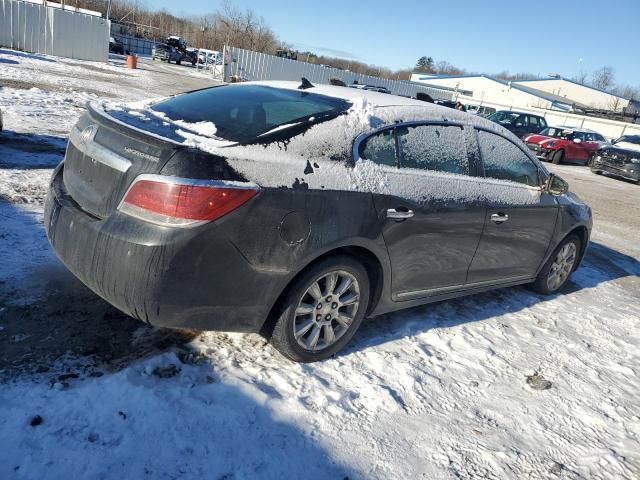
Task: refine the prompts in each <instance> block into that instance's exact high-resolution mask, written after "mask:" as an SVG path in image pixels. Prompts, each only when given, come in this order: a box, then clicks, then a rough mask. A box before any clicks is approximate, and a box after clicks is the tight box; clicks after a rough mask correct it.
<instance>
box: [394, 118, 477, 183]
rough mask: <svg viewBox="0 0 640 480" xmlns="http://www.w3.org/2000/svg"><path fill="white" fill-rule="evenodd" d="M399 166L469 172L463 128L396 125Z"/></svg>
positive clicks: (449, 171)
mask: <svg viewBox="0 0 640 480" xmlns="http://www.w3.org/2000/svg"><path fill="white" fill-rule="evenodd" d="M397 132H398V143H399V146H400V166H401V167H402V168H418V169H421V170H431V171H436V172H447V173H457V174H460V175H468V174H469V160H468V158H467V147H466V143H465V136H464V130H463V129H462V127H459V126H454V125H417V126H411V127H402V126H399V127H397Z"/></svg>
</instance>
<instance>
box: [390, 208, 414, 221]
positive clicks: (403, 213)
mask: <svg viewBox="0 0 640 480" xmlns="http://www.w3.org/2000/svg"><path fill="white" fill-rule="evenodd" d="M411 217H413V210H396V209H395V208H388V209H387V218H393V219H396V220H404V219H406V218H411Z"/></svg>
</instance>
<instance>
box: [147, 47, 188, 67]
mask: <svg viewBox="0 0 640 480" xmlns="http://www.w3.org/2000/svg"><path fill="white" fill-rule="evenodd" d="M151 59H152V60H160V61H162V62H167V63H171V62H175V63H177V64H180V63H181V62H182V54H181V53H180V52H178V51H177V50H176V49H175V48H173V47H171V46H169V45H167V44H166V43H157V44H156V45H155V46H154V47H153V49H152V50H151Z"/></svg>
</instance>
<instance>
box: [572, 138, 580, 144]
mask: <svg viewBox="0 0 640 480" xmlns="http://www.w3.org/2000/svg"><path fill="white" fill-rule="evenodd" d="M573 143H582V140H581V139H579V138H574V139H573Z"/></svg>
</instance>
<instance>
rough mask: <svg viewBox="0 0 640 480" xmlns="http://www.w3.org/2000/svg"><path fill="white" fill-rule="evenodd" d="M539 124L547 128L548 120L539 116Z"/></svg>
mask: <svg viewBox="0 0 640 480" xmlns="http://www.w3.org/2000/svg"><path fill="white" fill-rule="evenodd" d="M538 125H539V126H540V128H547V121H546V120H545V119H544V118H542V117H538Z"/></svg>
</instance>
